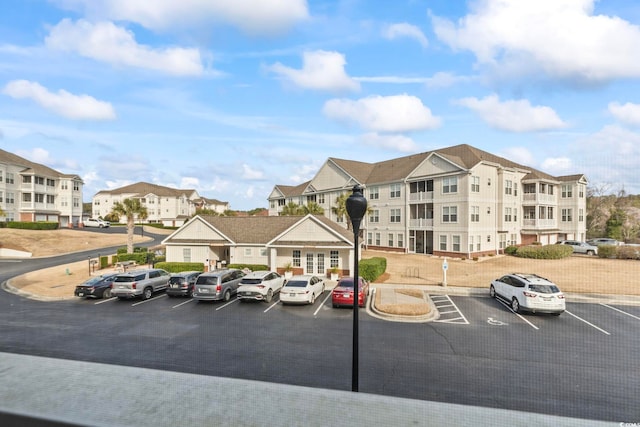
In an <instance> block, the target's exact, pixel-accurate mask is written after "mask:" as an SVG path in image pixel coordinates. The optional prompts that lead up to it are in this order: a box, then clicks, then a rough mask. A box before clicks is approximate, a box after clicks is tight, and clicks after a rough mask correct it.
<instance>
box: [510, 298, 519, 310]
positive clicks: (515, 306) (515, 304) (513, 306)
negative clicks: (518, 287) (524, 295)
mask: <svg viewBox="0 0 640 427" xmlns="http://www.w3.org/2000/svg"><path fill="white" fill-rule="evenodd" d="M511 309H512V310H513V311H514V312H515V313H519V312H520V303H519V302H518V299H517V298H514V299H512V300H511Z"/></svg>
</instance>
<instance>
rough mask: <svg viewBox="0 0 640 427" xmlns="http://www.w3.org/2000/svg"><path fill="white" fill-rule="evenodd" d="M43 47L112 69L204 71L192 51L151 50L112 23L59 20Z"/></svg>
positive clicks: (180, 73) (193, 73)
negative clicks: (92, 60) (72, 53)
mask: <svg viewBox="0 0 640 427" xmlns="http://www.w3.org/2000/svg"><path fill="white" fill-rule="evenodd" d="M45 43H46V45H47V47H49V48H51V49H56V50H62V51H70V52H76V53H78V54H80V55H82V56H84V57H87V58H91V59H95V60H97V61H102V62H106V63H109V64H112V65H115V66H126V67H136V68H144V69H148V70H155V71H160V72H162V73H167V74H171V75H176V76H198V75H201V74H203V72H204V69H203V65H202V60H201V57H200V51H199V50H198V49H193V48H180V47H168V48H164V49H154V48H151V47H149V46H144V45H140V44H138V43H137V42H136V40H135V36H134V34H133V33H132V32H131V31H128V30H126V29H125V28H122V27H118V26H116V25H115V24H113V23H112V22H98V23H95V24H93V23H90V22H88V21H85V20H79V21H77V22H75V23H74V22H72V21H71V20H69V19H63V20H62V21H60V22H59V23H58V24H57V25H56V26H55V27H53V28H52V29H51V32H50V33H49V35H48V36H47V37H46V39H45Z"/></svg>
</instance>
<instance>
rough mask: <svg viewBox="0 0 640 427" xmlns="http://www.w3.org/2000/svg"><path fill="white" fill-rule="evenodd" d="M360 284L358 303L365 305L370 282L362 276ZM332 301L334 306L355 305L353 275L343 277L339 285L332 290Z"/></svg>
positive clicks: (361, 305)
mask: <svg viewBox="0 0 640 427" xmlns="http://www.w3.org/2000/svg"><path fill="white" fill-rule="evenodd" d="M359 282H360V284H359V286H358V305H359V306H360V307H364V304H365V302H366V301H367V296H369V282H367V281H366V280H364V279H363V278H362V277H361V278H360V280H359ZM331 303H332V304H333V306H334V307H340V306H349V307H353V277H343V278H342V279H340V280H339V281H338V285H337V286H336V287H335V288H333V291H332V292H331Z"/></svg>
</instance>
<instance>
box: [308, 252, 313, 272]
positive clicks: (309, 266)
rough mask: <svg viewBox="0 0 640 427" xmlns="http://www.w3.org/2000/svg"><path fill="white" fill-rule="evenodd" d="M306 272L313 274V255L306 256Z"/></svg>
mask: <svg viewBox="0 0 640 427" xmlns="http://www.w3.org/2000/svg"><path fill="white" fill-rule="evenodd" d="M307 271H308V272H309V273H313V254H307Z"/></svg>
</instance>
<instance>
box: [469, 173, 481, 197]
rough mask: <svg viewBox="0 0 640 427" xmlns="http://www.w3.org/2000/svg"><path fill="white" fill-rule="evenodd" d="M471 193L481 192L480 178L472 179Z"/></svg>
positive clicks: (474, 177) (473, 177)
mask: <svg viewBox="0 0 640 427" xmlns="http://www.w3.org/2000/svg"><path fill="white" fill-rule="evenodd" d="M471 192H472V193H479V192H480V177H479V176H472V177H471Z"/></svg>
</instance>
